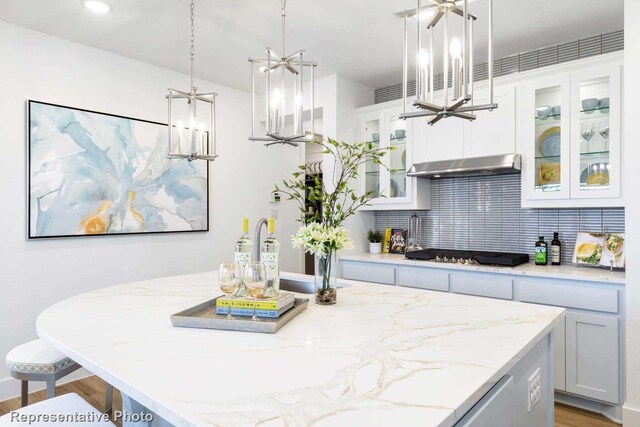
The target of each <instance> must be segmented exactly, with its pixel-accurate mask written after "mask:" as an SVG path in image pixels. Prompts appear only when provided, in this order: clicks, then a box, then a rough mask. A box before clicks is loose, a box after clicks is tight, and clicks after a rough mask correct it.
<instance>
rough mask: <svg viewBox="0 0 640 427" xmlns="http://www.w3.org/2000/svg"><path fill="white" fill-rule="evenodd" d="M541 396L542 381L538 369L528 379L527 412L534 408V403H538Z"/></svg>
mask: <svg viewBox="0 0 640 427" xmlns="http://www.w3.org/2000/svg"><path fill="white" fill-rule="evenodd" d="M541 396H542V380H541V373H540V368H538V369H536V371H535V372H534V373H533V374H532V375H531V376H530V377H529V393H528V397H529V398H528V399H527V402H528V408H529V412H531V409H533V407H534V406H535V404H536V403H538V402H539V401H540V397H541Z"/></svg>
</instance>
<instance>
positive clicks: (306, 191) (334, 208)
mask: <svg viewBox="0 0 640 427" xmlns="http://www.w3.org/2000/svg"><path fill="white" fill-rule="evenodd" d="M309 143H310V144H318V145H321V146H322V147H323V148H324V150H323V151H322V153H323V154H331V155H332V156H333V160H334V161H333V166H334V171H336V172H339V174H338V173H334V174H333V175H334V184H335V189H334V190H333V191H332V192H328V191H327V189H326V186H325V183H324V181H320V179H319V178H318V177H317V176H316V177H314V180H313V183H311V184H310V185H307V182H306V174H305V170H306V167H305V166H304V165H301V166H298V170H297V171H296V172H294V173H293V177H292V178H291V179H288V180H286V179H285V180H283V181H282V184H283V186H282V187H280V186H278V185H276V187H275V190H274V192H279V193H282V194H285V195H287V200H295V201H296V202H298V204H299V205H300V206H299V210H300V219H299V221H300V222H302V223H303V224H304V223H306V222H319V223H322V224H324V225H325V226H327V227H338V226H340V225H341V224H342V222H343V221H344V220H345V219H347V218H349V217H350V216H351V215H353V214H355V213H356V212H357V210H358V209H359V208H360V207H362V206H364V205H367V204H368V203H369V201H371V199H373V198H375V197H378V196H379V195H378V194H376V193H375V192H374V191H367V192H365V193H364V194H358V193H357V192H356V190H354V189H353V188H352V187H351V186H350V184H352V183H353V182H354V181H355V180H356V179H357V178H358V175H359V172H360V167H361V166H362V165H364V164H365V163H367V162H372V163H374V164H377V165H380V166H381V167H385V168H386V166H384V164H383V163H382V158H383V157H384V155H385V154H387V152H388V151H390V150H393V149H394V148H395V147H389V148H378V147H376V145H375V144H373V143H372V142H359V143H356V144H348V143H346V142H338V141H336V140H333V139H331V138H328V139H327V140H322V139H317V140H314V141H311V142H309ZM325 179H326V177H325ZM307 199H308V200H309V201H310V202H312V203H317V202H320V203H321V205H322V213H320V212H316V213H315V214H314V215H313V216H312V217H308V216H307V211H306V200H307Z"/></svg>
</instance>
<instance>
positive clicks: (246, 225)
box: [242, 218, 249, 233]
mask: <svg viewBox="0 0 640 427" xmlns="http://www.w3.org/2000/svg"><path fill="white" fill-rule="evenodd" d="M242 232H243V233H248V232H249V218H242Z"/></svg>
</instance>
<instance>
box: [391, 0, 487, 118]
mask: <svg viewBox="0 0 640 427" xmlns="http://www.w3.org/2000/svg"><path fill="white" fill-rule="evenodd" d="M430 1H431V2H432V3H433V4H432V5H430V6H429V7H424V8H423V7H422V4H421V0H417V8H416V10H415V11H410V12H405V13H404V52H403V53H404V55H403V57H404V60H403V73H404V74H403V80H402V83H403V101H404V102H403V108H404V111H403V113H402V114H400V118H403V119H410V118H415V117H431V120H430V121H429V124H430V125H433V124H435V123H437V122H438V121H440V120H441V119H444V118H447V117H458V118H462V119H467V120H475V119H476V116H475V114H473V112H474V111H480V110H489V111H492V110H493V109H495V108H498V104H496V103H494V100H493V0H489V19H488V27H489V30H488V31H489V34H488V39H489V49H488V72H489V103H488V104H482V105H474V103H473V25H474V22H475V21H476V20H477V17H476V16H475V15H472V14H471V13H469V7H468V2H469V0H430ZM459 3H462V8H460V7H458V4H459ZM451 14H455V15H458V16H460V17H461V18H462V40H459V39H458V38H456V37H453V38H452V39H449V36H450V34H449V19H450V15H451ZM409 18H415V20H416V22H417V46H416V99H415V100H414V101H413V106H414V107H415V108H416V109H417V111H411V112H407V111H406V101H407V71H408V70H407V64H408V42H407V40H408V20H409ZM425 22H426V29H427V31H428V33H429V44H428V50H427V49H424V48H423V47H422V26H423V25H425ZM440 22H442V27H443V31H444V51H443V60H442V72H443V80H444V85H443V94H442V96H443V102H442V104H437V103H436V102H435V101H434V92H435V90H434V85H433V77H434V71H433V68H434V64H433V62H434V54H433V37H434V34H433V33H434V28H435V27H436V25H437V24H438V23H440ZM449 73H451V87H449Z"/></svg>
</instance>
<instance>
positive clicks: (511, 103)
mask: <svg viewBox="0 0 640 427" xmlns="http://www.w3.org/2000/svg"><path fill="white" fill-rule="evenodd" d="M479 86H480V88H479V89H477V90H476V93H475V95H474V103H475V104H487V103H489V90H488V89H487V88H486V85H484V84H483V85H479ZM494 102H495V103H497V104H498V108H496V109H495V110H493V111H489V110H482V111H477V112H475V114H476V116H477V119H476V120H474V121H472V122H470V121H468V120H463V119H459V118H456V117H449V118H447V119H444V120H440V121H439V122H438V123H436V124H435V125H433V126H429V124H428V122H429V120H430V117H424V118H416V119H410V120H411V121H413V123H414V126H415V128H416V138H415V139H414V144H415V147H414V159H415V160H416V163H417V162H433V161H437V160H452V159H462V158H466V157H482V156H491V155H495V154H510V153H514V152H515V149H516V85H514V84H504V85H499V86H495V89H494Z"/></svg>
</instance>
